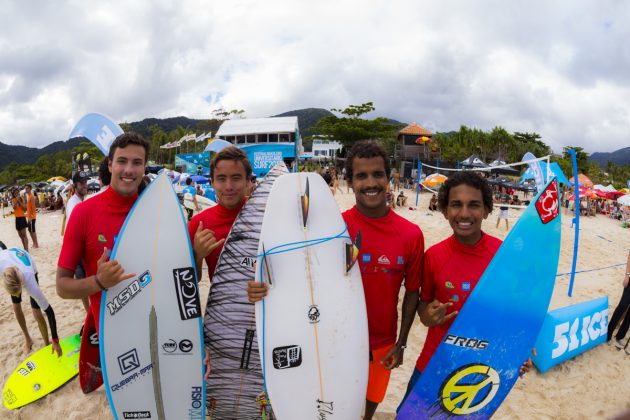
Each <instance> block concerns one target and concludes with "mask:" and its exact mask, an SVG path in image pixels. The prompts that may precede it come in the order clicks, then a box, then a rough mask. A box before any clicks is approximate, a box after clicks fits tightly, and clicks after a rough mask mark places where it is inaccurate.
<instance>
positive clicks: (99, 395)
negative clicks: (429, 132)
mask: <svg viewBox="0 0 630 420" xmlns="http://www.w3.org/2000/svg"><path fill="white" fill-rule="evenodd" d="M342 188H343V191H344V193H343V194H339V193H337V195H336V199H337V202H338V203H339V207H340V209H341V210H342V211H343V210H346V209H348V208H350V207H351V206H353V205H354V195H353V194H352V191H350V194H347V193H346V189H345V187H342ZM405 194H406V195H407V196H408V197H409V200H410V201H411V205H414V204H415V193H414V192H413V191H410V190H405ZM429 198H430V194H422V195H421V197H420V207H419V210H410V209H409V206H407V207H406V208H404V209H397V210H396V211H397V212H398V213H399V214H400V215H402V216H403V217H405V218H407V219H409V220H411V221H413V222H414V223H417V224H418V225H419V226H420V228H421V229H422V231H423V232H424V236H425V243H426V247H429V246H431V245H433V244H435V243H437V242H439V241H441V240H442V239H444V238H446V237H448V236H449V235H450V234H451V229H450V227H449V225H448V223H447V221H446V220H445V219H444V217H442V215H441V214H440V213H437V212H428V211H427V210H426V209H427V204H428V201H429ZM520 212H522V210H514V209H510V211H509V213H510V227H512V226H513V224H514V223H515V221H516V220H517V218H518V215H519V214H520ZM495 223H496V211H495V213H494V214H492V215H490V216H489V217H488V220H487V221H486V222H484V230H485V231H486V232H488V233H489V234H491V235H494V236H497V237H499V238H501V239H503V238H504V237H505V236H506V234H507V232H506V231H505V225H504V223H503V222H502V224H501V225H500V229H499V230H498V229H496V228H495ZM60 225H61V213H60V212H52V213H45V214H40V215H38V218H37V230H38V237H39V243H40V248H39V249H32V250H31V254H32V256H33V257H34V259H35V261H36V263H37V267H38V269H39V280H40V285H41V288H42V290H43V292H44V294H45V295H46V297H47V298H48V300H49V301H50V302H51V304H52V306H53V308H54V310H55V314H56V316H57V325H58V330H59V335H60V336H62V337H64V336H67V335H71V334H76V333H78V332H79V330H80V328H81V325H82V323H83V320H84V317H85V312H84V309H83V306H82V304H81V302H80V301H75V300H63V299H61V298H59V296H57V293H56V291H55V272H56V267H57V258H58V256H59V250H60V248H61V243H62V238H61V236H60V234H59V232H60ZM14 226H15V222H14V219H13V217H12V216H10V217H6V218H2V219H0V240H1V241H3V242H4V243H5V244H6V245H7V246H9V247H21V242H20V240H19V238H18V236H17V233H16V231H15V227H14ZM628 250H630V229H622V228H621V227H620V223H619V222H617V221H613V220H611V219H609V218H607V217H604V216H597V217H590V218H582V219H581V230H580V248H579V258H578V264H577V269H578V271H579V270H587V269H594V268H599V267H606V266H610V265H614V264H620V263H625V261H626V257H627V255H628ZM572 255H573V230H572V229H571V218H570V217H569V216H565V214H564V209H563V220H562V247H561V256H560V263H559V267H558V272H559V273H566V272H569V271H570V269H571V260H572ZM624 272H625V267H615V268H608V269H603V270H599V271H593V272H590V273H584V274H578V275H576V279H575V286H574V293H573V298H569V297H568V296H567V290H568V281H569V276H564V277H559V278H558V280H557V282H556V287H555V290H554V294H553V298H552V300H551V305H550V308H549V309H550V310H551V309H556V308H560V307H563V306H567V305H571V304H576V303H580V302H584V301H587V300H591V299H594V298H597V297H600V296H603V295H608V298H609V305H610V309H609V316H611V315H612V311H613V310H614V308H615V306H616V305H617V303H618V301H619V298H620V296H621V292H622V285H621V282H622V279H623V274H624ZM208 289H209V283H208V278H207V274H206V276H205V277H204V278H203V280H202V282H201V285H200V290H201V296H202V298H201V301H202V305H205V303H206V298H207V295H208ZM0 295H1V296H2V298H1V299H0V300H1V301H2V303H1V304H0V386H2V387H4V384H5V382H6V380H7V379H8V377H9V375H10V374H11V373H12V371H13V370H14V369H15V367H16V366H17V365H18V364H19V363H20V362H21V361H22V360H23V359H24V358H25V357H26V355H25V354H24V352H23V349H22V346H23V336H22V333H21V330H20V328H19V326H18V324H17V322H16V320H15V316H14V314H13V311H12V308H11V301H10V298H9V296H8V295H7V294H6V292H4V291H2V292H0ZM401 297H402V293H401ZM401 301H402V299H401ZM22 305H23V310H24V313H25V317H26V321H27V325H28V328H29V331H30V333H31V337H32V338H33V340H34V342H35V345H34V347H33V350H37V349H39V348H40V347H41V346H43V341H42V338H41V336H40V334H39V331H38V329H37V324H36V323H35V320H34V319H33V316H32V313H31V311H30V309H29V304H28V299H24V301H23V304H22ZM425 336H426V327H424V326H422V325H421V324H420V322H419V320H418V319H417V318H416V321H415V322H414V325H413V327H412V329H411V334H410V336H409V341H408V348H407V350H406V352H405V360H404V364H403V365H402V366H401V367H399V368H398V369H396V370H395V371H394V372H393V373H392V378H391V382H390V384H389V388H388V392H387V395H386V397H385V401H384V402H383V403H382V404H381V405H380V406H379V409H378V412H377V415H376V418H377V419H394V418H395V416H394V412H395V409H396V407H397V405H398V403H399V402H400V400H401V398H402V396H403V395H404V392H405V389H406V387H407V382H408V379H409V377H410V375H411V372H412V370H413V367H414V365H415V361H416V358H417V357H418V355H419V354H420V350H421V349H422V345H423V343H424V338H425ZM629 390H630V356H626V354H625V353H624V352H623V351H619V350H617V349H616V348H615V347H614V346H611V345H606V344H604V345H600V346H598V347H596V348H595V349H592V350H590V351H588V352H587V353H585V354H582V355H580V356H578V357H576V358H574V359H572V360H569V361H567V362H565V363H563V364H561V365H559V366H556V367H554V368H552V369H550V370H549V371H548V372H547V373H545V374H540V373H538V372H537V371H535V370H534V371H532V372H530V373H528V374H527V375H525V377H524V378H523V379H521V380H519V381H518V382H517V383H516V385H515V387H514V389H513V390H512V392H511V393H510V394H509V395H508V397H507V398H506V400H505V402H504V403H503V405H502V406H501V407H500V408H499V410H498V411H497V413H496V415H495V417H494V418H497V419H513V418H520V419H532V418H533V419H581V418H583V419H590V418H611V417H614V416H616V415H618V414H620V413H622V412H624V411H627V410H630V398H628V391H629ZM46 416H54V418H64V419H66V420H73V419H81V420H82V419H85V418H90V419H93V418H103V419H108V418H112V416H111V412H110V410H109V407H108V404H107V397H106V394H105V391H104V389H103V388H102V387H101V388H100V389H99V390H97V391H95V392H93V393H91V394H89V395H84V394H83V393H82V392H81V389H80V386H79V382H78V380H77V379H74V380H72V381H71V382H69V383H68V384H66V385H65V386H63V387H62V388H60V389H59V390H57V391H56V392H54V393H52V394H50V395H48V396H47V397H44V398H42V399H40V400H39V401H36V402H34V403H32V404H30V405H27V406H25V407H23V408H21V409H19V410H14V411H10V410H7V409H5V408H4V407H0V418H2V419H5V418H6V419H41V418H45V417H46Z"/></svg>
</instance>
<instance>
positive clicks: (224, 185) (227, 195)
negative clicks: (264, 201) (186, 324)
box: [188, 146, 252, 281]
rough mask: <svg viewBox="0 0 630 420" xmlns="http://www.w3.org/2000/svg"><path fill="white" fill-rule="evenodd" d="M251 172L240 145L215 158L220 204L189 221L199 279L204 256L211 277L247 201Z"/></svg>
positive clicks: (215, 183)
mask: <svg viewBox="0 0 630 420" xmlns="http://www.w3.org/2000/svg"><path fill="white" fill-rule="evenodd" d="M251 175H252V165H251V163H250V162H249V160H248V159H247V155H246V154H245V152H243V151H242V150H241V149H239V148H238V147H234V146H230V147H226V148H225V149H223V150H221V151H220V152H219V153H217V154H216V155H215V156H214V159H212V163H211V164H210V177H211V178H212V186H213V187H214V189H215V191H216V194H217V205H216V206H214V207H210V208H209V209H206V210H204V211H202V212H201V213H199V214H197V215H195V216H194V217H193V218H192V220H191V221H190V223H189V224H188V234H189V235H190V240H191V242H192V243H193V253H194V254H195V264H196V266H197V273H198V276H199V280H200V281H201V268H202V265H203V260H204V259H205V260H206V265H207V266H208V275H209V277H210V280H212V276H213V275H214V270H215V268H216V266H217V262H218V260H219V254H220V253H221V249H222V248H223V242H225V239H226V238H227V235H228V233H230V229H231V228H232V224H234V220H235V219H236V216H238V213H239V212H240V211H241V208H242V207H243V204H245V199H246V194H247V192H248V191H249V186H250V181H249V180H250V177H251Z"/></svg>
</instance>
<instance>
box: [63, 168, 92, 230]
mask: <svg viewBox="0 0 630 420" xmlns="http://www.w3.org/2000/svg"><path fill="white" fill-rule="evenodd" d="M88 179H89V177H88V175H87V173H85V172H83V171H78V172H76V173H75V174H74V175H73V176H72V187H73V189H74V194H73V195H72V197H70V198H69V199H68V202H67V203H66V224H68V222H69V221H70V216H71V215H72V211H73V210H74V208H75V206H76V205H77V204H79V203H82V202H83V200H85V197H86V196H87V192H88V187H87V181H88Z"/></svg>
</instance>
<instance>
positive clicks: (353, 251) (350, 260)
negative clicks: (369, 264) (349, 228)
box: [346, 231, 361, 274]
mask: <svg viewBox="0 0 630 420" xmlns="http://www.w3.org/2000/svg"><path fill="white" fill-rule="evenodd" d="M360 250H361V231H359V232H357V237H356V238H355V239H354V242H353V243H350V244H348V243H346V274H348V273H349V272H350V270H351V269H352V266H354V264H355V263H356V262H357V259H359V251H360Z"/></svg>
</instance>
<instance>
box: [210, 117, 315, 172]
mask: <svg viewBox="0 0 630 420" xmlns="http://www.w3.org/2000/svg"><path fill="white" fill-rule="evenodd" d="M216 137H217V138H221V139H223V140H226V141H228V142H230V143H232V144H234V145H235V146H237V147H240V148H241V149H243V151H245V152H246V153H247V155H248V156H249V160H250V161H251V163H252V167H253V170H254V173H255V174H256V176H258V177H262V176H264V175H265V174H266V173H267V171H268V170H269V169H271V168H272V167H273V165H275V164H276V163H277V162H280V161H284V162H285V163H286V164H287V165H289V166H291V165H293V164H294V162H295V159H296V157H298V158H299V156H301V155H302V154H303V153H304V147H303V146H302V137H301V136H300V128H299V125H298V118H297V117H272V118H248V119H238V120H227V121H225V122H223V124H221V127H219V131H217V134H216Z"/></svg>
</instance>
